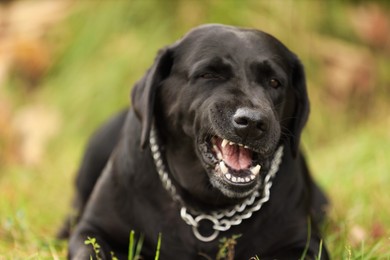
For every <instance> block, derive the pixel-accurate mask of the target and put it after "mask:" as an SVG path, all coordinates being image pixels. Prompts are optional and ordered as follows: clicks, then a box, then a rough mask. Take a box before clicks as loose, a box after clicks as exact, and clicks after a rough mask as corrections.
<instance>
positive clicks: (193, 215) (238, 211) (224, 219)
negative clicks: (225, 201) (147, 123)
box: [149, 127, 283, 242]
mask: <svg viewBox="0 0 390 260" xmlns="http://www.w3.org/2000/svg"><path fill="white" fill-rule="evenodd" d="M149 142H150V148H151V151H152V156H153V159H154V163H155V165H156V169H157V172H158V175H159V177H160V179H161V182H162V185H163V187H164V188H165V189H166V190H167V191H168V192H169V194H170V195H171V197H172V199H173V200H174V201H176V202H177V203H179V204H180V206H181V210H180V216H181V218H182V219H183V220H184V222H185V223H187V224H188V225H190V226H192V231H193V233H194V235H195V237H196V238H197V239H199V240H200V241H202V242H210V241H213V240H214V239H215V238H217V237H218V234H219V232H220V231H227V230H229V229H230V228H231V227H232V226H235V225H239V224H241V222H242V221H243V220H244V219H248V218H250V217H251V216H252V214H253V213H254V212H256V211H259V210H260V208H261V207H262V205H263V204H264V203H266V202H267V201H268V200H269V197H270V189H271V186H272V181H273V178H274V176H275V174H276V173H277V172H278V170H279V166H280V164H281V162H282V157H283V146H279V147H278V149H277V150H276V153H275V155H274V158H273V159H272V163H271V168H270V170H269V171H268V173H267V175H266V176H265V178H264V183H263V185H261V187H262V194H261V195H260V191H255V192H253V193H252V195H251V196H250V197H248V198H247V199H245V200H244V201H243V202H242V203H241V204H237V205H235V206H234V207H231V208H228V209H223V210H215V211H211V212H208V213H204V212H199V211H197V210H194V209H190V208H188V207H186V206H185V203H184V201H183V199H182V198H181V197H180V196H179V194H178V193H177V192H176V187H175V186H174V185H173V183H172V181H171V179H170V178H169V175H168V172H167V169H166V167H165V165H164V163H163V160H162V154H161V151H160V147H159V145H158V137H157V132H156V130H155V129H154V127H152V129H151V132H150V138H149ZM207 220H208V221H209V222H211V224H212V228H213V230H214V231H213V233H212V234H211V235H202V234H201V233H200V232H199V227H200V222H201V221H207Z"/></svg>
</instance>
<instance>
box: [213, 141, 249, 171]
mask: <svg viewBox="0 0 390 260" xmlns="http://www.w3.org/2000/svg"><path fill="white" fill-rule="evenodd" d="M218 148H219V149H220V151H221V154H222V160H223V161H224V162H225V163H226V164H228V165H229V166H230V167H231V168H233V169H234V170H242V169H247V168H249V167H250V166H251V164H252V151H251V150H249V149H246V148H244V147H242V146H238V145H235V144H233V145H230V144H227V145H225V147H222V145H221V144H219V145H218Z"/></svg>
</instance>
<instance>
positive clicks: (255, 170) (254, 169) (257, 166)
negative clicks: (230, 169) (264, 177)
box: [251, 165, 261, 175]
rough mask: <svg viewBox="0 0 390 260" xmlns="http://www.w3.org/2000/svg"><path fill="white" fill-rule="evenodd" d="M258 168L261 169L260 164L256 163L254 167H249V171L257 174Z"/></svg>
mask: <svg viewBox="0 0 390 260" xmlns="http://www.w3.org/2000/svg"><path fill="white" fill-rule="evenodd" d="M260 169H261V166H260V165H256V166H255V167H253V168H251V172H252V173H253V174H254V175H257V174H259V172H260Z"/></svg>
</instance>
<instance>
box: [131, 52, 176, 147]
mask: <svg viewBox="0 0 390 260" xmlns="http://www.w3.org/2000/svg"><path fill="white" fill-rule="evenodd" d="M172 65H173V50H172V49H171V48H165V49H162V50H160V51H159V52H158V54H157V57H156V59H155V61H154V64H153V65H152V67H151V68H149V70H148V71H147V72H146V74H145V75H144V76H143V78H142V79H141V80H140V81H138V82H137V83H136V84H135V86H134V87H133V90H132V92H131V101H132V106H133V108H134V111H135V114H136V116H137V117H138V119H139V120H140V121H141V125H142V130H141V148H142V149H144V148H145V147H146V144H147V142H148V140H149V132H150V128H151V125H152V121H153V111H154V103H155V96H156V90H157V88H158V87H159V86H160V85H161V83H162V81H163V80H164V79H166V78H167V77H168V76H169V74H170V72H171V69H172Z"/></svg>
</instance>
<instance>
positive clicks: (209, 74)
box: [199, 72, 226, 80]
mask: <svg viewBox="0 0 390 260" xmlns="http://www.w3.org/2000/svg"><path fill="white" fill-rule="evenodd" d="M199 76H200V77H201V78H203V79H216V80H225V79H226V78H225V77H224V76H222V75H219V74H217V73H213V72H206V73H202V74H200V75H199Z"/></svg>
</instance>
